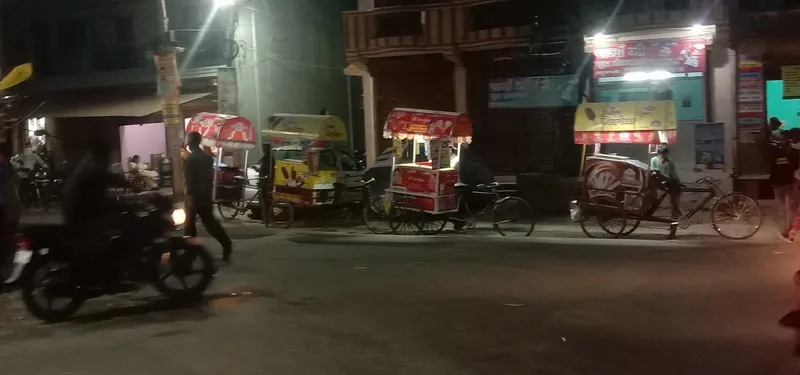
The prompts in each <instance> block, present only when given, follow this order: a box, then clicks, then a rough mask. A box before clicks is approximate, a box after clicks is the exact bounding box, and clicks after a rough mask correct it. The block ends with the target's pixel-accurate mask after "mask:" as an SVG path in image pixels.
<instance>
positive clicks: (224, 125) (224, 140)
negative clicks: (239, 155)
mask: <svg viewBox="0 0 800 375" xmlns="http://www.w3.org/2000/svg"><path fill="white" fill-rule="evenodd" d="M191 132H198V133H200V135H202V136H203V145H206V146H213V147H224V148H237V149H244V150H252V149H253V148H255V147H256V133H255V131H254V130H253V124H252V123H250V120H248V119H246V118H244V117H239V116H233V115H222V114H218V113H207V112H203V113H199V114H197V116H194V117H193V118H192V120H191V121H189V124H188V125H186V134H189V133H191Z"/></svg>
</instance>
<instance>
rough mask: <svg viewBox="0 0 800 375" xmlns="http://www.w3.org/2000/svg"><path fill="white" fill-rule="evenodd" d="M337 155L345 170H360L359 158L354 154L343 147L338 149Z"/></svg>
mask: <svg viewBox="0 0 800 375" xmlns="http://www.w3.org/2000/svg"><path fill="white" fill-rule="evenodd" d="M336 156H337V157H338V158H339V165H341V166H342V170H343V171H359V170H361V168H359V163H358V160H356V158H355V157H353V155H350V153H349V152H346V151H344V150H341V149H336Z"/></svg>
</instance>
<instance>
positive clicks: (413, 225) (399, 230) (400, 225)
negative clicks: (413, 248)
mask: <svg viewBox="0 0 800 375" xmlns="http://www.w3.org/2000/svg"><path fill="white" fill-rule="evenodd" d="M392 210H394V208H393V209H392ZM421 219H422V218H420V214H419V213H418V212H414V211H405V210H404V212H398V213H397V214H393V213H392V212H391V211H390V212H389V227H390V228H391V229H392V234H399V235H403V236H408V235H417V234H420V232H421V230H420V228H421V225H420V220H421Z"/></svg>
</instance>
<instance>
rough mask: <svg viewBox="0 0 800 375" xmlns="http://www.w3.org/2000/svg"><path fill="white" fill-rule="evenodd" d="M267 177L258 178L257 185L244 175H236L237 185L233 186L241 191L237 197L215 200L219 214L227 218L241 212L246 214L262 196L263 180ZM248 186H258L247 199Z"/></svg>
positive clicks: (234, 216) (229, 218)
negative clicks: (246, 190)
mask: <svg viewBox="0 0 800 375" xmlns="http://www.w3.org/2000/svg"><path fill="white" fill-rule="evenodd" d="M266 179H267V177H266V176H265V177H260V178H256V179H255V180H256V181H257V182H256V184H255V185H252V184H250V183H249V180H247V179H246V178H244V177H242V176H236V177H234V178H233V180H234V181H235V182H236V185H235V186H233V188H235V189H240V193H239V194H237V196H238V197H240V198H237V199H219V198H217V201H216V202H215V203H216V204H217V211H218V212H219V215H220V216H222V218H223V219H225V220H233V219H235V218H236V217H237V216H239V215H240V214H244V213H246V212H247V210H249V209H250V207H251V206H252V205H253V203H254V202H256V200H257V199H259V198H260V197H261V191H262V188H263V187H262V185H263V183H262V182H263V181H264V180H266ZM246 188H256V193H255V194H254V195H253V196H252V197H250V199H247V197H246V196H245V194H244V192H245V189H246Z"/></svg>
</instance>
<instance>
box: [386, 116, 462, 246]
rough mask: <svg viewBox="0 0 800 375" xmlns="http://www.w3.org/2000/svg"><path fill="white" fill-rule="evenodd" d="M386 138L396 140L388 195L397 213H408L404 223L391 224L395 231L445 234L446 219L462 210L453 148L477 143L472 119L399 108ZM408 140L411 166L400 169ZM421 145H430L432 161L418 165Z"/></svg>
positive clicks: (391, 119)
mask: <svg viewBox="0 0 800 375" xmlns="http://www.w3.org/2000/svg"><path fill="white" fill-rule="evenodd" d="M383 136H384V138H389V139H392V148H393V161H392V173H391V178H390V184H389V188H388V189H387V190H386V192H387V193H388V194H389V195H390V196H391V201H392V207H393V209H398V210H400V211H403V212H405V213H406V214H404V215H399V216H398V217H399V218H400V220H398V221H397V222H395V223H394V224H393V225H392V226H393V228H392V229H393V231H394V232H395V233H401V234H405V233H419V232H424V233H438V232H441V231H442V229H444V226H445V224H446V220H445V218H444V217H442V216H443V215H444V214H448V213H453V212H456V211H458V199H457V196H456V191H455V184H456V182H458V171H456V170H455V169H454V168H453V167H452V166H451V156H452V151H451V150H452V149H451V145H458V146H460V145H461V144H462V143H464V142H467V143H468V142H470V141H471V140H472V122H471V121H470V118H469V116H467V115H466V114H463V113H456V112H440V111H429V110H420V109H409V108H395V109H394V110H392V112H391V113H389V117H388V118H387V119H386V124H385V125H384V130H383ZM404 140H405V141H410V142H411V143H412V145H413V147H412V150H411V151H412V152H413V156H412V162H411V163H406V164H395V162H394V159H396V158H397V157H399V156H400V155H401V153H402V150H403V145H402V142H403V141H404ZM421 142H424V143H425V144H427V145H428V148H427V153H428V158H427V159H428V160H419V161H418V160H417V153H418V150H419V145H420V143H421ZM415 213H416V214H415ZM420 214H421V215H420Z"/></svg>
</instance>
